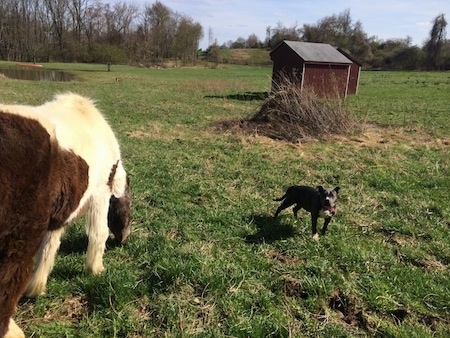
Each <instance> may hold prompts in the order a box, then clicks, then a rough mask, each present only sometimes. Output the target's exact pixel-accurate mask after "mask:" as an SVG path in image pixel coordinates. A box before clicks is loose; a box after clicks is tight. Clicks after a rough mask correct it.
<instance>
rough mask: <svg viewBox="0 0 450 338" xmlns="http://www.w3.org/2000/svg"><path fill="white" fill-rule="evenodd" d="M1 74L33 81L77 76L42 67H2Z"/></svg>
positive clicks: (62, 80) (63, 79) (69, 78)
mask: <svg viewBox="0 0 450 338" xmlns="http://www.w3.org/2000/svg"><path fill="white" fill-rule="evenodd" d="M0 74H3V75H4V76H5V77H7V78H9V79H17V80H31V81H57V82H68V81H73V80H74V79H75V76H73V75H72V74H70V73H66V72H62V71H58V70H49V69H42V68H36V69H35V68H0Z"/></svg>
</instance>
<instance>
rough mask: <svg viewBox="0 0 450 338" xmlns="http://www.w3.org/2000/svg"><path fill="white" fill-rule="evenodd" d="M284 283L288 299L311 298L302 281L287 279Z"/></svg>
mask: <svg viewBox="0 0 450 338" xmlns="http://www.w3.org/2000/svg"><path fill="white" fill-rule="evenodd" d="M283 283H284V294H285V295H286V296H287V297H292V298H298V299H307V298H308V297H309V294H308V292H307V291H306V290H305V289H304V288H303V287H302V283H301V281H300V280H298V279H295V278H291V277H286V278H284V280H283Z"/></svg>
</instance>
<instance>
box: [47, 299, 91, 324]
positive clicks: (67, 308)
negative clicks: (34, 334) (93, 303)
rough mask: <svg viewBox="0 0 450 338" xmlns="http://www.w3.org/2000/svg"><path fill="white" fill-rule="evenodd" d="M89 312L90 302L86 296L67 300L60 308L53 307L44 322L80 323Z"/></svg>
mask: <svg viewBox="0 0 450 338" xmlns="http://www.w3.org/2000/svg"><path fill="white" fill-rule="evenodd" d="M87 312H88V300H87V298H86V297H84V296H74V297H71V298H66V299H64V300H63V301H62V303H61V304H60V305H59V306H52V307H51V308H50V309H49V310H48V311H47V312H46V313H45V315H44V321H46V322H51V321H58V320H60V321H65V322H71V323H78V322H80V320H81V318H82V317H83V315H84V314H86V313H87Z"/></svg>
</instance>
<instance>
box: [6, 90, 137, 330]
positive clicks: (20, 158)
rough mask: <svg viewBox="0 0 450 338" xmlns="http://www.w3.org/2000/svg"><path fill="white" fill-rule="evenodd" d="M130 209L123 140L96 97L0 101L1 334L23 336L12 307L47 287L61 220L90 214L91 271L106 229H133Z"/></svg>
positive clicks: (122, 236) (123, 235)
mask: <svg viewBox="0 0 450 338" xmlns="http://www.w3.org/2000/svg"><path fill="white" fill-rule="evenodd" d="M130 207H131V196H130V190H129V181H128V178H127V174H126V172H125V169H124V167H123V163H122V159H121V154H120V148H119V144H118V141H117V139H116V137H115V135H114V133H113V131H112V130H111V128H110V126H109V125H108V123H107V122H106V121H105V119H104V118H103V116H102V114H101V113H100V112H99V111H98V110H97V108H96V107H95V105H94V103H93V102H92V101H91V100H89V99H87V98H85V97H82V96H78V95H76V94H71V93H69V94H62V95H58V96H56V97H55V98H54V100H53V101H51V102H47V103H45V104H43V105H41V106H25V105H2V104H0V337H8V338H11V337H24V335H23V332H22V330H21V329H20V328H19V327H18V326H17V325H16V324H15V323H14V320H13V319H12V315H13V313H14V309H15V306H16V305H17V302H18V300H19V298H20V297H21V296H22V294H23V293H24V291H25V290H26V294H27V295H28V296H36V295H39V294H42V293H44V292H45V285H46V283H47V278H48V275H49V274H50V272H51V269H52V268H53V264H54V260H55V255H56V253H57V250H58V248H59V245H60V238H61V235H62V233H63V229H64V226H65V225H67V224H69V223H72V222H73V221H75V220H76V219H78V218H79V217H81V216H82V215H84V214H85V213H87V217H86V219H87V222H86V232H87V234H88V237H89V244H88V248H87V257H86V269H87V270H88V271H91V272H92V273H94V274H99V273H101V272H102V270H103V253H104V251H105V243H106V241H107V239H108V236H109V230H111V232H112V233H113V234H114V236H115V237H116V239H117V240H118V241H119V242H120V243H124V242H126V240H127V238H128V236H129V234H130ZM108 228H109V229H108ZM36 255H37V259H36V263H35V268H34V270H33V259H34V257H35V256H36ZM30 277H31V279H30ZM27 285H28V286H27Z"/></svg>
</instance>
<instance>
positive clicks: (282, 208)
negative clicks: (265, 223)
mask: <svg viewBox="0 0 450 338" xmlns="http://www.w3.org/2000/svg"><path fill="white" fill-rule="evenodd" d="M294 204H295V202H293V201H291V200H289V199H285V200H284V201H283V203H281V205H280V206H279V207H278V209H277V211H276V212H275V215H273V217H277V216H278V214H279V213H280V212H281V211H282V210H284V209H286V208H289V207H290V206H291V205H294Z"/></svg>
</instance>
